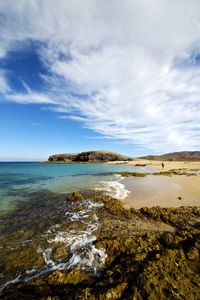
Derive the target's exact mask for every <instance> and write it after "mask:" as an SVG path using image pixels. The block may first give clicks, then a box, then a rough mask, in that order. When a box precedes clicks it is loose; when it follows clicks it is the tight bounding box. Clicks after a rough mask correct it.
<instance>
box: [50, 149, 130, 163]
mask: <svg viewBox="0 0 200 300" xmlns="http://www.w3.org/2000/svg"><path fill="white" fill-rule="evenodd" d="M127 160H128V161H131V160H134V158H132V157H128V156H125V155H121V154H118V153H115V152H109V151H87V152H81V153H66V154H54V155H52V156H50V157H49V159H48V161H50V162H96V161H97V162H98V161H100V162H107V161H127Z"/></svg>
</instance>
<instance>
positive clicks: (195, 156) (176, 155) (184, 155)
mask: <svg viewBox="0 0 200 300" xmlns="http://www.w3.org/2000/svg"><path fill="white" fill-rule="evenodd" d="M140 158H142V159H149V160H169V161H184V160H185V161H200V151H181V152H172V153H167V154H163V155H147V156H143V157H140Z"/></svg>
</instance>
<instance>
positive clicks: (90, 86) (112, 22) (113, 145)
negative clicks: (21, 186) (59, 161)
mask: <svg viewBox="0 0 200 300" xmlns="http://www.w3.org/2000/svg"><path fill="white" fill-rule="evenodd" d="M199 12H200V3H199V1H190V2H188V1H184V0H175V1H173V2H172V1H160V0H148V1H147V0H146V1H131V0H125V1H120V0H115V1H113V0H111V1H105V0H102V1H90V0H86V1H81V0H73V1H64V0H60V1H59V2H58V1H56V0H55V1H50V2H49V1H39V0H30V1H25V0H18V1H17V0H12V1H11V0H10V1H9V0H8V1H1V2H0V25H1V27H0V28H1V29H0V40H1V44H0V138H1V144H0V145H1V146H0V160H44V159H47V158H48V156H49V155H51V154H54V153H66V152H79V151H86V150H100V149H104V150H110V151H115V152H119V153H123V154H127V155H131V156H140V155H141V156H142V155H146V154H162V153H167V152H173V151H181V150H200V143H199V142H200V140H199V137H200V98H199V97H200V96H199V95H200V84H199V82H200V13H199Z"/></svg>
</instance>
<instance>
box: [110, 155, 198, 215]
mask: <svg viewBox="0 0 200 300" xmlns="http://www.w3.org/2000/svg"><path fill="white" fill-rule="evenodd" d="M112 163H113V162H109V164H112ZM116 163H120V162H116ZM126 163H127V164H130V165H134V166H141V167H143V166H146V167H150V168H152V169H154V170H155V172H157V173H159V174H155V173H154V174H149V175H147V176H146V177H139V178H137V177H134V178H133V177H131V176H130V177H127V178H124V179H123V181H122V183H123V184H124V185H125V188H126V189H127V190H129V191H130V193H129V195H128V196H127V197H126V198H125V199H123V201H122V202H123V204H124V207H125V208H127V209H128V208H131V207H133V208H136V209H139V208H141V207H154V206H161V207H180V206H199V205H200V162H188V161H165V162H164V164H165V166H164V168H162V166H161V163H162V161H151V160H143V159H138V160H135V161H132V162H126ZM160 172H168V176H166V174H165V173H163V175H162V173H160ZM177 174H178V175H177ZM183 174H184V175H183ZM155 175H159V176H155Z"/></svg>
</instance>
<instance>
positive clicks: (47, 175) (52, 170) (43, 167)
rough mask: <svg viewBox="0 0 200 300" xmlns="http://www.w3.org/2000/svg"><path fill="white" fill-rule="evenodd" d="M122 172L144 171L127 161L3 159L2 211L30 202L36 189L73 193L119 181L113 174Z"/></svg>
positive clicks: (0, 171)
mask: <svg viewBox="0 0 200 300" xmlns="http://www.w3.org/2000/svg"><path fill="white" fill-rule="evenodd" d="M120 171H130V172H131V171H132V172H133V171H137V172H140V171H141V170H140V168H137V167H134V166H130V165H125V164H122V165H119V164H118V165H113V164H48V163H45V164H42V163H35V162H33V163H31V162H1V163H0V211H5V210H9V209H13V208H14V207H15V206H16V205H17V204H18V203H19V202H21V201H25V200H26V201H28V200H29V199H30V193H32V192H39V191H51V192H54V193H69V192H73V191H81V190H88V189H94V188H95V187H96V186H97V185H98V183H99V182H105V181H106V182H110V181H115V180H116V177H115V176H114V175H109V173H110V172H120Z"/></svg>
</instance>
